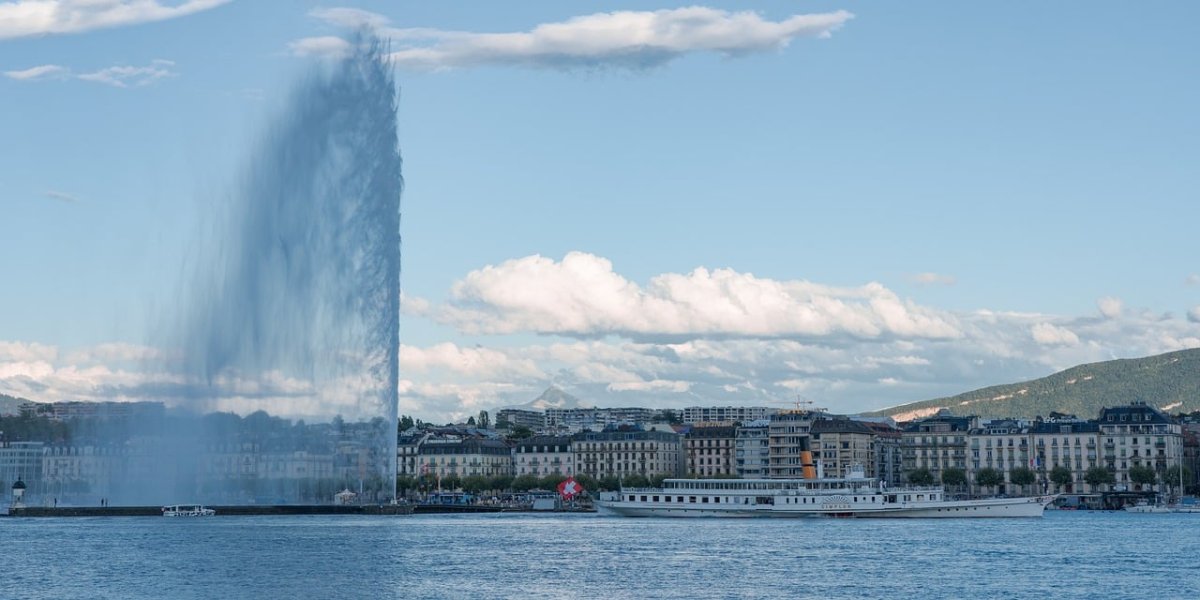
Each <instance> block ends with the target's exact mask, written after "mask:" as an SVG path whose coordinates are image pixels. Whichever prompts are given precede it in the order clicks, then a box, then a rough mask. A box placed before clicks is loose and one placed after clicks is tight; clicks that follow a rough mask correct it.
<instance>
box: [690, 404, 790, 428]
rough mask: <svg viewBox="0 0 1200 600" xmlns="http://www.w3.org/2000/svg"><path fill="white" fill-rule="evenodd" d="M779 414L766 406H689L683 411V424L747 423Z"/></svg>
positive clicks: (776, 410) (777, 410)
mask: <svg viewBox="0 0 1200 600" xmlns="http://www.w3.org/2000/svg"><path fill="white" fill-rule="evenodd" d="M777 412H779V409H777V408H769V407H766V406H689V407H687V408H685V409H683V415H682V420H683V422H684V423H688V424H691V425H695V424H696V423H749V422H751V421H761V420H763V419H769V418H771V415H773V414H775V413H777Z"/></svg>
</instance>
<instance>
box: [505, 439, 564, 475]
mask: <svg viewBox="0 0 1200 600" xmlns="http://www.w3.org/2000/svg"><path fill="white" fill-rule="evenodd" d="M512 456H513V473H514V474H515V475H517V476H521V475H535V476H537V477H545V476H547V475H563V476H566V477H570V476H572V475H574V474H575V467H574V464H575V457H574V453H573V452H571V438H569V437H565V436H542V437H532V438H529V439H525V440H521V441H520V442H517V444H516V445H515V446H513V449H512Z"/></svg>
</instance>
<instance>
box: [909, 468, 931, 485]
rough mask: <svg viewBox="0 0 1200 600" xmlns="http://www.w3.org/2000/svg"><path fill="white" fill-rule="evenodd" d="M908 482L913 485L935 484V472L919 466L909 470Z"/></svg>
mask: <svg viewBox="0 0 1200 600" xmlns="http://www.w3.org/2000/svg"><path fill="white" fill-rule="evenodd" d="M908 482H909V483H911V484H913V485H933V472H931V471H930V470H929V469H926V468H925V467H919V468H916V469H913V470H911V471H909V472H908Z"/></svg>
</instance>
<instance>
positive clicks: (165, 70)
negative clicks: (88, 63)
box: [77, 59, 176, 88]
mask: <svg viewBox="0 0 1200 600" xmlns="http://www.w3.org/2000/svg"><path fill="white" fill-rule="evenodd" d="M174 65H175V63H173V62H171V61H169V60H161V59H159V60H155V61H153V62H151V63H150V64H149V65H147V66H144V67H133V66H128V65H122V66H115V67H108V68H106V69H100V70H99V71H95V72H93V73H84V74H82V75H78V76H77V78H78V79H82V80H83V81H91V82H95V83H103V84H106V85H111V86H114V87H120V88H123V87H129V86H143V85H147V84H150V83H153V82H155V81H158V80H159V79H163V78H165V77H174V76H175V75H176V73H175V72H173V71H172V70H171V67H172V66H174Z"/></svg>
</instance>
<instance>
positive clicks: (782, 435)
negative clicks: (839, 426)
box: [767, 409, 823, 479]
mask: <svg viewBox="0 0 1200 600" xmlns="http://www.w3.org/2000/svg"><path fill="white" fill-rule="evenodd" d="M821 416H823V413H820V412H816V411H807V410H795V409H791V410H781V411H779V412H777V413H775V414H774V415H771V421H770V425H768V426H767V459H768V464H767V476H768V477H778V478H792V479H799V478H801V477H804V465H803V464H802V463H801V452H807V451H810V450H812V448H811V447H810V443H811V440H810V438H809V431H810V429H811V428H812V423H813V421H814V420H815V419H818V418H820V417H821Z"/></svg>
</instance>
